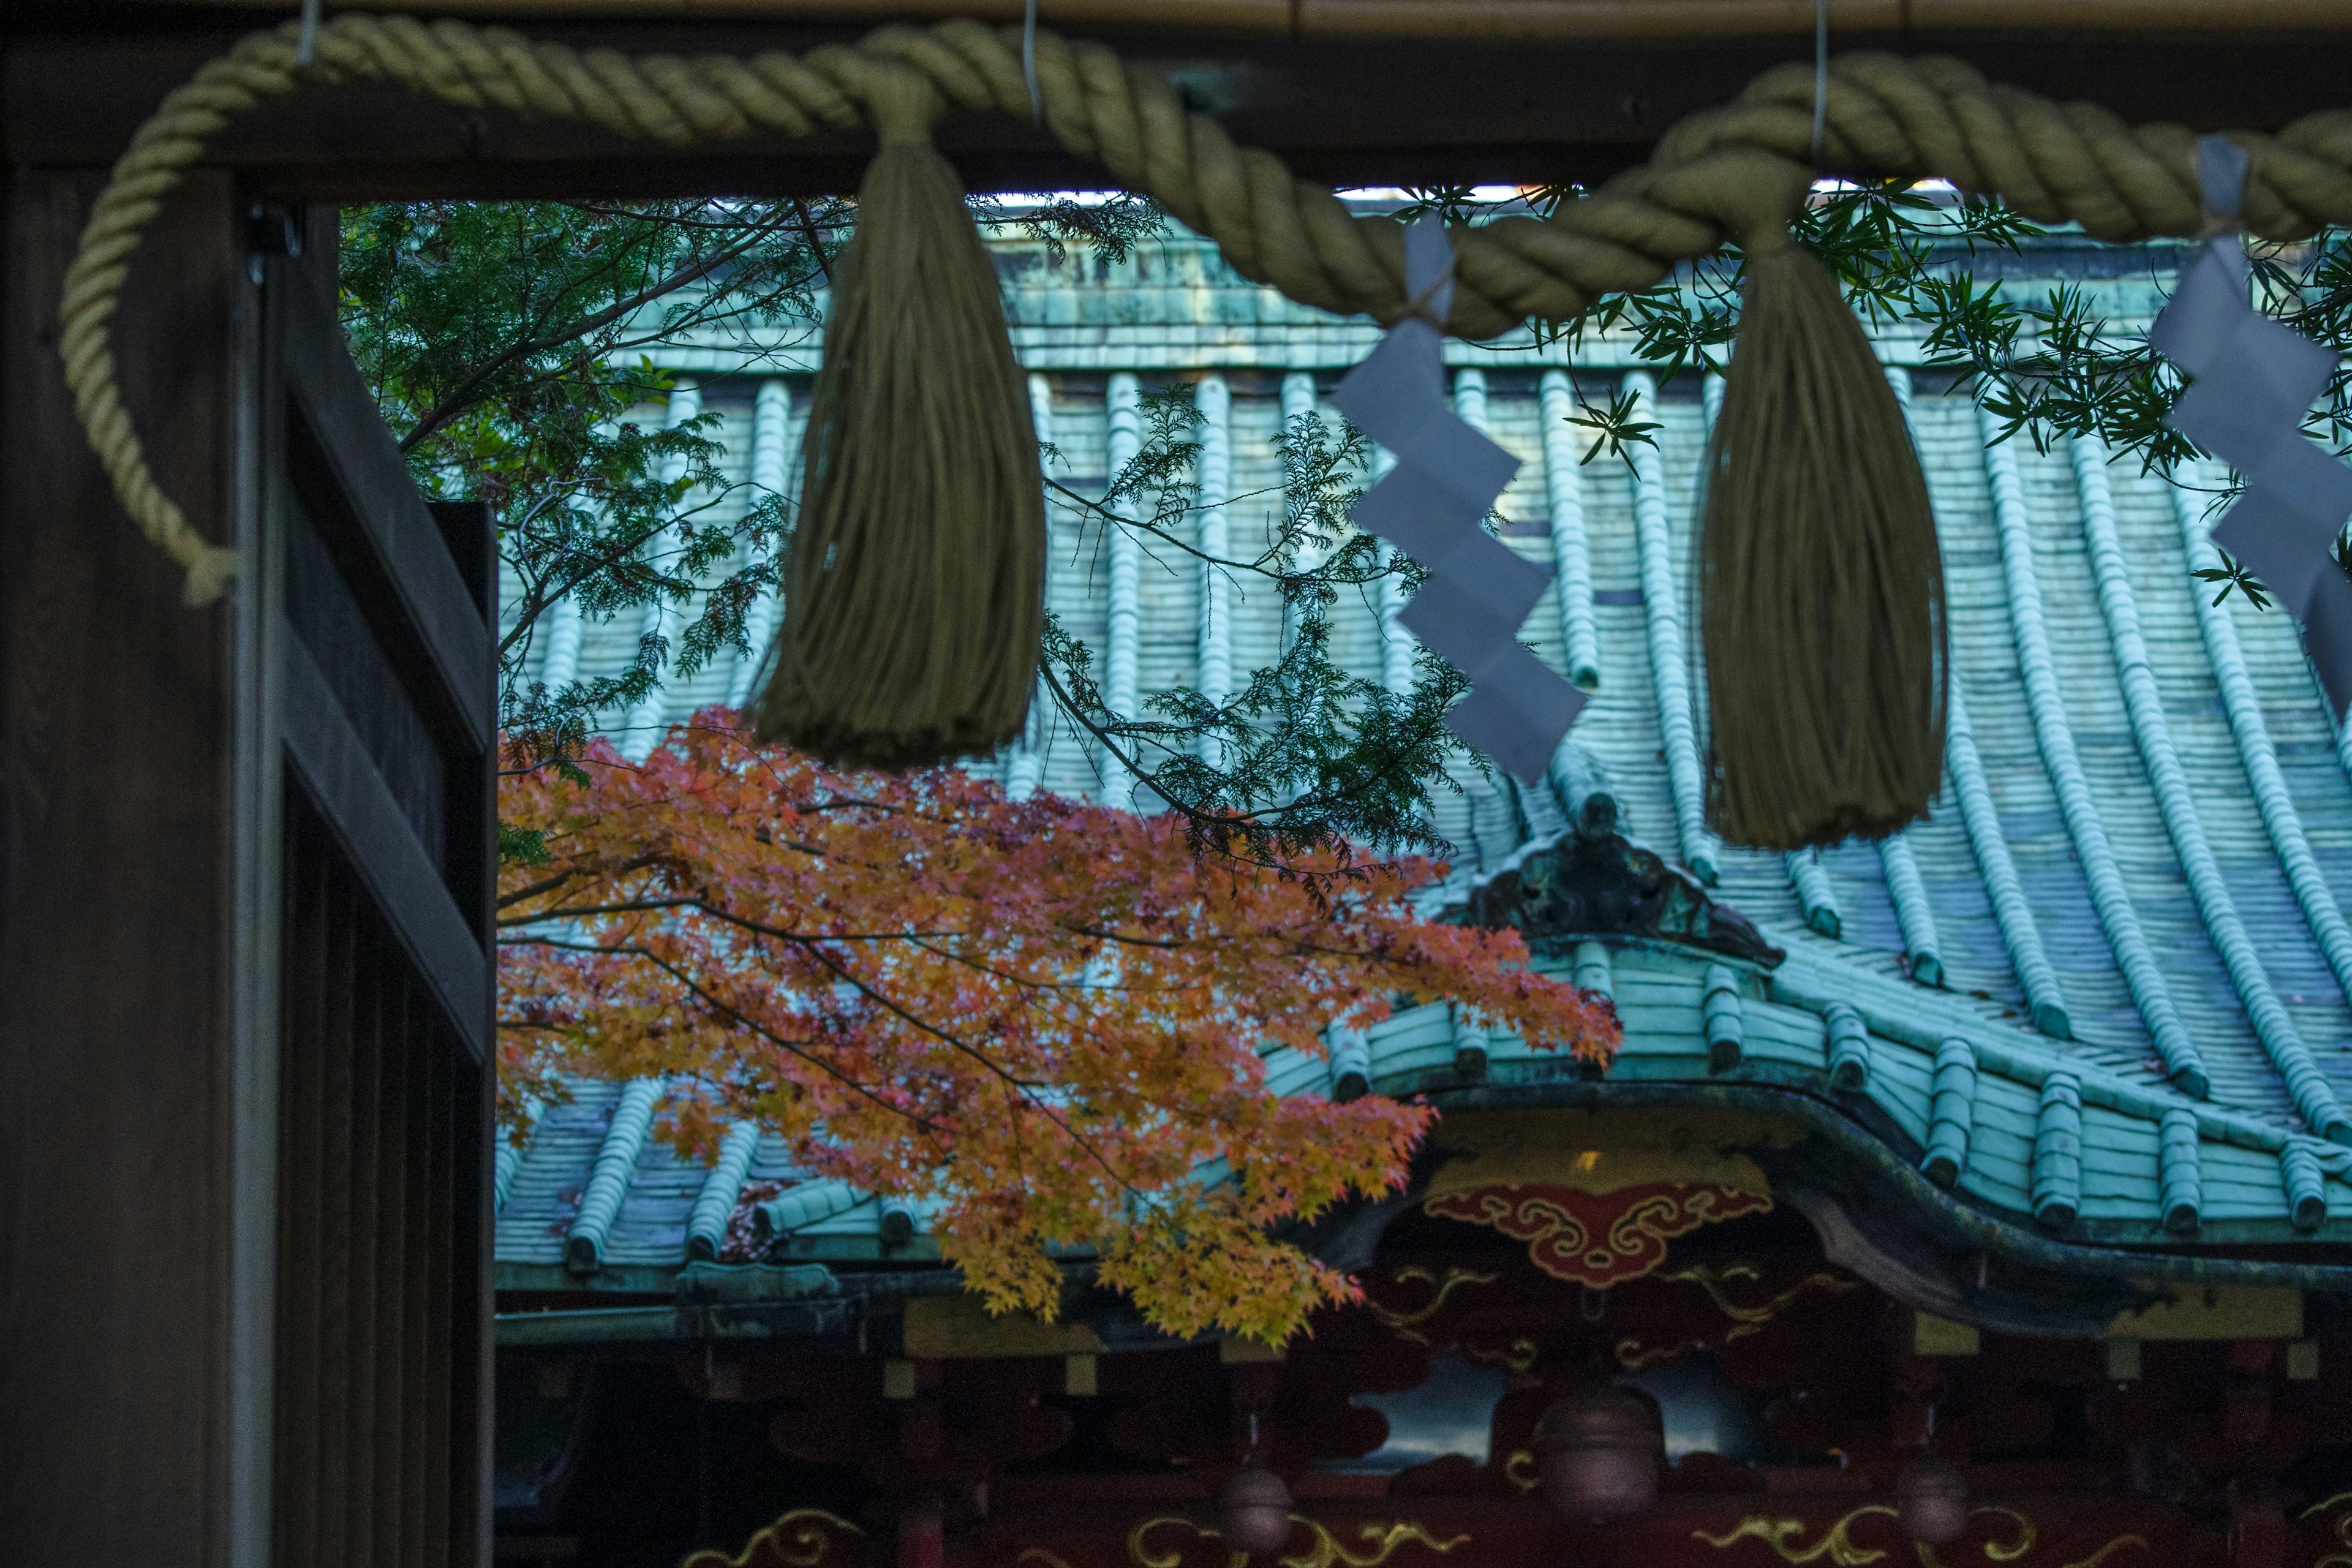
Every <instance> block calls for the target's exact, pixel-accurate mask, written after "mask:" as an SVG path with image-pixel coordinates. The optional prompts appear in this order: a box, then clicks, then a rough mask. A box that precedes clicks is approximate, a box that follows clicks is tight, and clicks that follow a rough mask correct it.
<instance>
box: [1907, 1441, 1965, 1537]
mask: <svg viewBox="0 0 2352 1568" xmlns="http://www.w3.org/2000/svg"><path fill="white" fill-rule="evenodd" d="M1895 1518H1896V1519H1897V1521H1899V1522H1900V1523H1901V1524H1902V1526H1903V1531H1904V1533H1905V1534H1906V1535H1908V1536H1909V1537H1910V1538H1911V1539H1912V1540H1914V1541H1922V1542H1927V1544H1928V1545H1930V1546H1942V1545H1945V1544H1946V1543H1948V1542H1954V1541H1958V1539H1959V1538H1960V1532H1961V1531H1964V1530H1966V1529H1967V1528H1968V1527H1969V1478H1968V1477H1967V1476H1965V1475H1962V1474H1961V1473H1960V1471H1959V1468H1958V1467H1957V1466H1954V1465H1951V1464H1949V1463H1947V1462H1946V1461H1945V1460H1943V1459H1941V1458H1937V1455H1936V1454H1935V1452H1934V1451H1933V1450H1932V1449H1931V1450H1929V1451H1927V1452H1925V1453H1923V1454H1921V1455H1920V1456H1919V1457H1918V1458H1916V1459H1914V1460H1912V1461H1911V1463H1910V1464H1909V1465H1907V1466H1906V1467H1905V1468H1904V1471H1903V1473H1902V1474H1901V1475H1899V1476H1897V1477H1895Z"/></svg>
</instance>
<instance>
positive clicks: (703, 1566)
mask: <svg viewBox="0 0 2352 1568" xmlns="http://www.w3.org/2000/svg"><path fill="white" fill-rule="evenodd" d="M842 1537H847V1538H849V1539H851V1540H855V1541H864V1540H865V1539H866V1532H865V1531H862V1530H860V1529H858V1528H857V1526H856V1525H854V1524H852V1523H850V1522H849V1521H847V1520H845V1519H844V1518H842V1517H841V1516H840V1515H839V1514H835V1513H827V1512H826V1511H825V1510H823V1509H821V1508H796V1509H793V1510H791V1511H790V1512H787V1513H784V1514H781V1515H779V1516H778V1517H777V1519H776V1521H775V1522H774V1523H773V1524H770V1525H765V1526H762V1527H761V1529H760V1530H759V1531H756V1532H755V1533H754V1534H753V1535H752V1537H751V1540H749V1541H747V1542H744V1543H743V1550H742V1551H741V1552H739V1553H738V1554H737V1555H735V1556H733V1557H730V1556H728V1555H727V1554H726V1553H725V1552H716V1551H702V1552H695V1553H694V1554H693V1555H692V1556H690V1557H688V1558H687V1559H686V1560H685V1561H684V1562H682V1563H679V1564H678V1568H754V1564H757V1563H783V1564H785V1565H786V1568H816V1564H818V1563H822V1562H824V1560H825V1557H826V1554H827V1553H829V1552H831V1551H832V1550H833V1547H834V1544H835V1542H836V1541H837V1540H839V1539H840V1538H842ZM763 1547H764V1548H766V1552H765V1554H764V1556H763V1555H762V1552H761V1548H763ZM1062 1568H1068V1564H1066V1563H1065V1564H1063V1565H1062Z"/></svg>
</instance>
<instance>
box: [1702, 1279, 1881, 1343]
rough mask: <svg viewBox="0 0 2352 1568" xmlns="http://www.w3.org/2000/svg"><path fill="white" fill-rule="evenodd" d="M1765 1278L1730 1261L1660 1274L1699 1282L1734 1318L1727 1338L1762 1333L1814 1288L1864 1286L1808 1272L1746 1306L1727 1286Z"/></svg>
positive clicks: (1833, 1289)
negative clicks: (1776, 1292) (1734, 1298)
mask: <svg viewBox="0 0 2352 1568" xmlns="http://www.w3.org/2000/svg"><path fill="white" fill-rule="evenodd" d="M1763 1277H1764V1276H1763V1274H1762V1272H1761V1271H1759V1269H1758V1268H1757V1267H1756V1266H1755V1265H1754V1264H1752V1263H1727V1264H1725V1265H1724V1266H1723V1267H1722V1268H1711V1267H1709V1266H1708V1265H1706V1264H1704V1263H1694V1264H1692V1265H1691V1266H1690V1267H1689V1268H1677V1269H1675V1271H1674V1272H1673V1273H1671V1274H1661V1275H1659V1276H1658V1278H1659V1279H1661V1280H1663V1281H1665V1282H1666V1283H1669V1284H1675V1285H1696V1286H1697V1287H1698V1288H1699V1289H1702V1290H1704V1291H1706V1299H1707V1300H1710V1301H1712V1302H1714V1303H1715V1306H1716V1310H1717V1311H1719V1312H1721V1313H1722V1314H1723V1315H1724V1316H1725V1317H1727V1318H1728V1319H1730V1320H1731V1331H1730V1332H1728V1333H1727V1334H1726V1335H1724V1338H1726V1339H1727V1340H1744V1339H1746V1338H1747V1337H1748V1335H1750V1334H1755V1333H1761V1332H1762V1331H1763V1330H1764V1325H1765V1324H1767V1323H1769V1322H1770V1321H1772V1320H1773V1319H1775V1318H1777V1317H1779V1316H1780V1314H1781V1313H1783V1312H1785V1311H1787V1310H1789V1309H1790V1307H1792V1306H1795V1305H1796V1304H1797V1302H1799V1301H1800V1300H1803V1299H1804V1297H1805V1296H1806V1294H1807V1293H1808V1292H1810V1291H1814V1290H1820V1291H1822V1292H1825V1293H1827V1294H1831V1295H1835V1294H1838V1293H1841V1292H1843V1291H1847V1290H1852V1289H1858V1288H1859V1287H1860V1285H1861V1281H1860V1280H1858V1279H1841V1278H1839V1277H1838V1276H1837V1275H1834V1274H1830V1273H1821V1274H1808V1275H1806V1276H1805V1277H1804V1278H1803V1279H1800V1280H1798V1281H1797V1282H1796V1283H1795V1284H1794V1285H1791V1286H1790V1287H1789V1288H1788V1289H1786V1290H1783V1291H1781V1292H1780V1294H1779V1295H1777V1296H1775V1297H1773V1298H1772V1299H1771V1300H1769V1301H1761V1302H1758V1303H1756V1304H1754V1305H1752V1306H1742V1305H1741V1304H1740V1303H1738V1301H1735V1300H1732V1299H1731V1293H1730V1292H1729V1291H1728V1290H1727V1289H1724V1287H1725V1286H1727V1285H1728V1284H1730V1283H1731V1282H1732V1281H1734V1280H1738V1281H1740V1282H1742V1283H1747V1282H1750V1281H1753V1280H1757V1279H1762V1278H1763Z"/></svg>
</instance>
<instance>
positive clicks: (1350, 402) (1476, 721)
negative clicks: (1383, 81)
mask: <svg viewBox="0 0 2352 1568" xmlns="http://www.w3.org/2000/svg"><path fill="white" fill-rule="evenodd" d="M1404 258H1405V293H1406V296H1407V298H1408V300H1410V303H1409V304H1408V305H1407V306H1406V309H1405V313H1404V314H1403V315H1402V316H1401V317H1400V318H1398V320H1397V321H1396V322H1395V324H1393V325H1392V326H1391V327H1390V328H1389V330H1388V331H1387V333H1386V334H1385V335H1383V336H1382V337H1381V341H1380V343H1379V345H1378V346H1377V347H1375V348H1374V349H1373V350H1372V352H1371V353H1370V354H1368V355H1367V356H1365V358H1364V361H1363V363H1361V364H1359V365H1358V366H1356V368H1355V369H1353V370H1351V371H1349V373H1348V374H1347V377H1346V379H1344V380H1342V381H1341V382H1340V383H1339V387H1338V388H1337V389H1336V390H1335V391H1334V392H1333V393H1332V395H1331V403H1332V406H1334V407H1336V408H1337V409H1339V412H1340V413H1341V414H1343V415H1345V416H1347V418H1348V419H1349V422H1350V423H1352V424H1353V425H1354V426H1356V427H1357V428H1358V429H1360V430H1362V431H1363V432H1364V433H1365V434H1367V435H1369V436H1370V437H1372V438H1373V439H1374V440H1376V441H1378V442H1380V443H1381V445H1382V446H1384V447H1387V448H1388V449H1389V450H1390V451H1391V452H1392V453H1394V454H1395V456H1396V467H1395V468H1392V469H1391V470H1390V471H1389V473H1388V475H1387V477H1385V478H1384V479H1381V480H1380V482H1379V483H1377V484H1375V485H1373V486H1372V487H1371V488H1370V489H1368V490H1366V491H1365V492H1364V494H1363V496H1362V498H1361V499H1360V500H1358V501H1357V502H1356V505H1355V509H1354V510H1353V511H1352V512H1351V513H1350V514H1349V519H1350V521H1353V522H1354V523H1355V524H1356V526H1357V527H1359V528H1360V529H1362V530H1364V531H1366V532H1368V533H1375V534H1378V535H1379V536H1380V537H1381V538H1382V539H1385V540H1387V541H1388V542H1390V543H1391V544H1392V545H1394V546H1396V547H1397V548H1398V549H1399V550H1402V551H1403V552H1405V553H1406V554H1408V555H1410V556H1412V558H1413V559H1414V560H1415V561H1418V562H1420V563H1421V564H1422V565H1423V567H1424V568H1425V569H1426V570H1427V573H1428V575H1427V576H1426V578H1425V579H1424V580H1423V584H1422V587H1421V592H1420V593H1418V594H1416V595H1413V597H1412V602H1411V603H1410V604H1408V605H1405V607H1404V608H1403V610H1402V611H1401V612H1400V613H1399V614H1398V616H1397V621H1398V623H1399V624H1400V625H1402V626H1404V627H1405V629H1406V630H1408V631H1410V632H1412V634H1413V635H1414V636H1415V637H1419V638H1420V639H1421V640H1422V641H1423V643H1425V644H1427V645H1428V646H1429V647H1431V648H1432V649H1433V650H1434V651H1435V652H1437V653H1438V654H1440V655H1441V656H1443V657H1444V658H1446V659H1447V660H1449V661H1451V662H1452V663H1453V665H1454V668H1457V669H1459V670H1461V671H1462V673H1463V674H1464V675H1465V676H1467V677H1468V678H1469V679H1470V690H1469V692H1468V694H1467V695H1465V697H1463V699H1462V700H1460V701H1458V702H1456V703H1455V704H1454V706H1453V707H1452V708H1451V709H1450V710H1447V712H1446V715H1445V727H1446V728H1447V729H1448V730H1450V731H1453V732H1454V735H1455V737H1456V738H1458V739H1459V740H1461V741H1462V742H1464V743H1465V745H1468V746H1470V747H1472V748H1474V749H1475V750H1477V751H1480V752H1485V753H1486V755H1488V756H1490V757H1492V758H1494V760H1495V761H1496V762H1497V763H1501V764H1502V765H1503V767H1504V769H1505V770H1506V771H1507V772H1509V773H1512V774H1514V775H1516V776H1517V777H1518V778H1520V779H1522V780H1525V781H1527V782H1528V783H1530V784H1532V783H1536V782H1538V781H1539V780H1541V779H1542V778H1543V776H1544V770H1545V768H1546V767H1547V766H1549V763H1550V762H1551V759H1552V753H1553V752H1556V751H1557V750H1559V743H1560V742H1561V741H1562V740H1563V739H1564V738H1565V737H1566V736H1567V734H1568V729H1569V726H1570V724H1572V723H1574V722H1575V721H1576V715H1577V713H1578V712H1579V711H1580V710H1581V709H1582V708H1583V707H1584V704H1585V701H1586V698H1585V694H1584V693H1583V692H1581V691H1579V690H1578V689H1576V688H1575V687H1574V686H1572V685H1570V683H1569V682H1568V680H1567V679H1566V678H1565V677H1563V676H1560V675H1558V674H1556V673H1554V672H1553V671H1552V670H1551V668H1549V667H1548V666H1547V665H1545V664H1544V663H1543V661H1542V660H1540V659H1538V658H1536V656H1535V655H1534V654H1532V653H1530V652H1528V649H1527V648H1526V647H1524V646H1523V645H1522V644H1521V643H1520V642H1519V640H1518V629H1519V626H1520V625H1521V624H1522V623H1523V622H1525V621H1526V619H1527V618H1528V612H1529V611H1531V610H1533V609H1534V608H1535V606H1536V601H1537V600H1538V599H1539V598H1541V597H1542V596H1543V591H1544V588H1545V585H1546V584H1549V582H1550V581H1551V571H1550V569H1549V567H1546V566H1543V565H1539V564H1538V563H1535V562H1532V561H1529V560H1527V559H1526V558H1524V557H1522V556H1521V555H1519V554H1518V552H1516V551H1514V550H1512V549H1511V547H1510V546H1508V545H1507V544H1505V543H1504V542H1502V541H1500V540H1498V539H1496V537H1495V536H1494V535H1492V534H1490V533H1488V532H1487V531H1486V530H1485V529H1484V528H1482V527H1480V526H1479V524H1480V522H1481V521H1483V520H1484V519H1485V517H1486V513H1487V511H1488V510H1490V509H1491V508H1492V507H1493V506H1494V504H1495V501H1496V498H1497V497H1499V496H1500V495H1501V494H1502V493H1503V491H1504V489H1506V488H1507V487H1508V486H1509V484H1510V482H1511V479H1512V476H1514V475H1515V474H1517V472H1518V470H1519V459H1517V458H1514V457H1513V456H1511V454H1510V453H1508V452H1507V451H1505V450H1504V449H1503V448H1502V447H1499V446H1497V445H1496V444H1495V442H1493V441H1492V440H1490V439H1488V438H1487V437H1486V436H1484V435H1482V434H1481V433H1480V432H1478V431H1477V430H1475V429H1474V428H1472V427H1471V426H1470V425H1469V423H1468V422H1467V421H1465V420H1464V419H1463V418H1462V417H1461V416H1459V415H1457V414H1455V413H1454V410H1453V408H1452V406H1451V405H1449V404H1448V402H1447V400H1446V396H1445V360H1444V342H1443V338H1444V322H1445V319H1446V312H1447V310H1449V309H1451V307H1452V304H1453V299H1454V242H1453V240H1452V239H1451V238H1450V237H1448V236H1447V234H1446V232H1445V225H1444V223H1443V222H1442V221H1441V220H1439V219H1437V218H1434V217H1425V218H1423V219H1422V220H1420V221H1419V222H1417V223H1413V224H1411V225H1408V226H1406V228H1405V231H1404Z"/></svg>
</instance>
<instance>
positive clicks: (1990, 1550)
mask: <svg viewBox="0 0 2352 1568" xmlns="http://www.w3.org/2000/svg"><path fill="white" fill-rule="evenodd" d="M2345 1500H2352V1493H2347V1494H2346V1496H2345V1497H2344V1498H2342V1499H2335V1500H2331V1501H2345ZM2326 1506H2328V1505H2327V1504H2326V1503H2323V1504H2321V1505H2320V1507H2322V1508H2326ZM1899 1517H1900V1516H1899V1515H1898V1514H1897V1513H1896V1512H1895V1510H1893V1509H1892V1508H1889V1507H1888V1506H1887V1505H1885V1503H1866V1504H1864V1506H1863V1507H1861V1508H1858V1509H1855V1510H1853V1511H1852V1512H1850V1513H1848V1514H1846V1515H1845V1516H1844V1517H1843V1518H1842V1519H1840V1520H1839V1521H1837V1522H1836V1523H1835V1524H1832V1525H1831V1526H1830V1527H1829V1529H1828V1530H1827V1531H1823V1532H1822V1537H1821V1539H1820V1540H1818V1541H1814V1542H1807V1541H1806V1540H1805V1539H1804V1537H1805V1534H1806V1532H1807V1531H1809V1530H1811V1526H1810V1525H1808V1524H1807V1523H1806V1522H1805V1521H1803V1520H1801V1519H1773V1518H1771V1517H1769V1516H1768V1515H1765V1514H1750V1515H1748V1517H1747V1518H1746V1519H1743V1520H1741V1521H1739V1523H1738V1525H1737V1526H1736V1527H1734V1528H1733V1529H1732V1531H1730V1532H1729V1533H1728V1534H1726V1535H1709V1534H1708V1533H1707V1532H1706V1531H1704V1530H1695V1531H1691V1535H1692V1537H1693V1538H1694V1539H1695V1540H1698V1541H1704V1542H1706V1543H1707V1544H1708V1545H1709V1546H1713V1547H1716V1548H1718V1549H1720V1548H1723V1547H1728V1546H1737V1545H1738V1543H1739V1542H1743V1541H1759V1542H1763V1543H1764V1544H1765V1545H1766V1546H1768V1547H1769V1548H1770V1549H1771V1551H1772V1552H1773V1554H1774V1555H1775V1556H1777V1557H1779V1558H1780V1561H1781V1562H1783V1563H1829V1564H1831V1565H1832V1568H1866V1565H1867V1564H1869V1563H1881V1562H1885V1559H1886V1549H1885V1548H1884V1547H1878V1546H1864V1545H1863V1544H1862V1543H1861V1542H1858V1541H1856V1540H1854V1538H1853V1527H1854V1526H1855V1525H1856V1524H1858V1523H1860V1522H1861V1521H1864V1520H1865V1519H1887V1520H1893V1519H1897V1518H1899ZM2304 1517H2305V1518H2306V1519H2307V1518H2309V1517H2310V1515H2309V1514H2308V1513H2306V1514H2305V1516H2304ZM1969 1518H1970V1519H1979V1518H1991V1519H2000V1520H2006V1521H2009V1523H2010V1524H2011V1525H2012V1526H2013V1527H2014V1532H2013V1533H2012V1534H2011V1535H2010V1536H2009V1537H2008V1538H2007V1539H2005V1540H2004V1539H2002V1538H2000V1537H1999V1536H1996V1537H1995V1538H1994V1539H1992V1540H1990V1541H1988V1542H1985V1543H1984V1545H1983V1546H1982V1547H1981V1548H1979V1550H1980V1551H1982V1552H1983V1553H1984V1555H1985V1558H1986V1560H1987V1561H1988V1562H1992V1563H2015V1562H2017V1561H2018V1560H2019V1559H2021V1558H2022V1557H2024V1556H2025V1555H2026V1554H2027V1553H2028V1552H2032V1550H2033V1548H2034V1544H2035V1542H2038V1541H2040V1540H2041V1538H2042V1533H2041V1531H2039V1530H2037V1529H2036V1528H2035V1527H2034V1523H2033V1521H2032V1520H2030V1519H2028V1518H2027V1517H2026V1516H2025V1515H2023V1514H2021V1513H2020V1512H2018V1511H2017V1510H2015V1509H2013V1508H2000V1507H1998V1506H1996V1505H1993V1504H1987V1505H1985V1506H1984V1507H1981V1508H1973V1509H1970V1510H1969ZM2343 1529H2344V1531H2347V1532H2352V1516H2347V1523H2346V1525H2345V1526H2344V1527H2343ZM2346 1542H2347V1545H2352V1533H2347V1536H2346ZM2135 1547H2136V1548H2137V1549H2138V1550H2140V1551H2142V1552H2146V1551H2148V1550H2149V1547H2148V1544H2147V1538H2146V1537H2145V1536H2139V1535H2118V1536H2116V1538H2115V1539H2114V1540H2113V1541H2110V1542H2107V1543H2106V1544H2105V1545H2104V1546H2102V1547H2100V1548H2099V1549H2098V1550H2097V1551H2096V1552H2092V1553H2091V1554H2090V1555H2089V1556H2088V1557H2085V1558H2084V1559H2083V1560H2082V1561H2080V1562H2078V1563H2067V1564H2065V1568H2105V1563H2106V1561H2107V1559H2109V1558H2110V1557H2113V1556H2115V1555H2116V1553H2117V1552H2128V1551H2131V1550H2132V1549H2134V1548H2135ZM1911 1548H1912V1551H1913V1552H1914V1553H1915V1554H1916V1556H1917V1557H1918V1559H1919V1568H1944V1560H1943V1558H1942V1557H1940V1556H1938V1555H1937V1551H1936V1548H1935V1547H1934V1546H1932V1545H1930V1544H1929V1543H1928V1542H1924V1541H1915V1542H1911ZM2322 1563H2341V1564H2344V1565H2345V1568H2352V1557H2336V1558H2326V1559H2323V1560H2322ZM2314 1568H2321V1565H2320V1564H2315V1565H2314Z"/></svg>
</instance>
